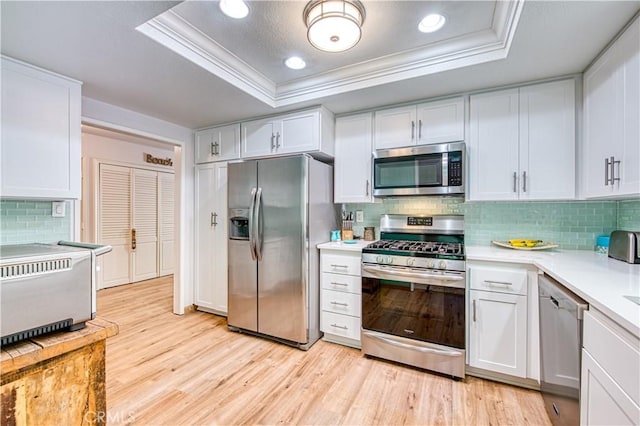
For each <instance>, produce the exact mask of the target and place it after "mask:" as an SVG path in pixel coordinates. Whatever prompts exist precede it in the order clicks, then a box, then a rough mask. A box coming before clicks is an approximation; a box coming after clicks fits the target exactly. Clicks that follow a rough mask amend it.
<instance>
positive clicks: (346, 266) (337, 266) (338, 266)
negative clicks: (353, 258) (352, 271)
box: [331, 264, 349, 268]
mask: <svg viewBox="0 0 640 426" xmlns="http://www.w3.org/2000/svg"><path fill="white" fill-rule="evenodd" d="M331 267H332V268H348V267H349V265H335V264H331Z"/></svg>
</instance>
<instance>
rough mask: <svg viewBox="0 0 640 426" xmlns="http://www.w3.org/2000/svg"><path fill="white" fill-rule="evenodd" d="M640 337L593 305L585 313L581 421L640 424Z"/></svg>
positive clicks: (596, 423) (594, 423)
mask: <svg viewBox="0 0 640 426" xmlns="http://www.w3.org/2000/svg"><path fill="white" fill-rule="evenodd" d="M639 378H640V340H639V339H638V338H637V337H635V336H633V335H631V334H630V333H628V332H627V331H626V330H623V329H622V328H621V327H620V326H618V325H617V324H615V323H614V322H613V321H611V320H610V319H609V318H607V317H606V316H604V315H603V314H601V313H600V312H598V311H596V310H594V309H593V308H592V309H591V310H589V311H588V312H585V315H584V330H583V349H582V372H581V382H580V424H582V425H638V424H640V379H639Z"/></svg>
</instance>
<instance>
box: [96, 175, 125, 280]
mask: <svg viewBox="0 0 640 426" xmlns="http://www.w3.org/2000/svg"><path fill="white" fill-rule="evenodd" d="M98 217H99V220H98V224H99V225H98V243H100V244H108V245H110V246H111V247H112V250H111V252H109V253H107V254H105V255H102V256H100V257H99V258H98V260H99V261H100V262H101V268H100V272H99V283H98V286H99V288H106V287H112V286H115V285H119V284H127V283H129V282H130V281H129V277H130V269H129V265H130V256H131V252H130V244H131V170H130V169H129V168H128V167H119V166H110V165H106V164H101V165H100V194H99V214H98Z"/></svg>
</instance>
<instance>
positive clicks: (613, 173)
mask: <svg viewBox="0 0 640 426" xmlns="http://www.w3.org/2000/svg"><path fill="white" fill-rule="evenodd" d="M616 164H617V165H618V174H617V176H616ZM615 182H620V160H616V159H615V157H611V185H613V184H614V183H615Z"/></svg>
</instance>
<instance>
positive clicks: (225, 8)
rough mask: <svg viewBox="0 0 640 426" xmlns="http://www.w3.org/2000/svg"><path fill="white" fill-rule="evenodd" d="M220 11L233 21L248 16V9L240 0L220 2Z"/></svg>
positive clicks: (223, 0)
mask: <svg viewBox="0 0 640 426" xmlns="http://www.w3.org/2000/svg"><path fill="white" fill-rule="evenodd" d="M220 10H222V13H224V14H225V15H227V16H229V17H230V18H234V19H242V18H244V17H245V16H247V15H248V14H249V7H248V6H247V4H246V3H245V2H244V1H242V0H220Z"/></svg>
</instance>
